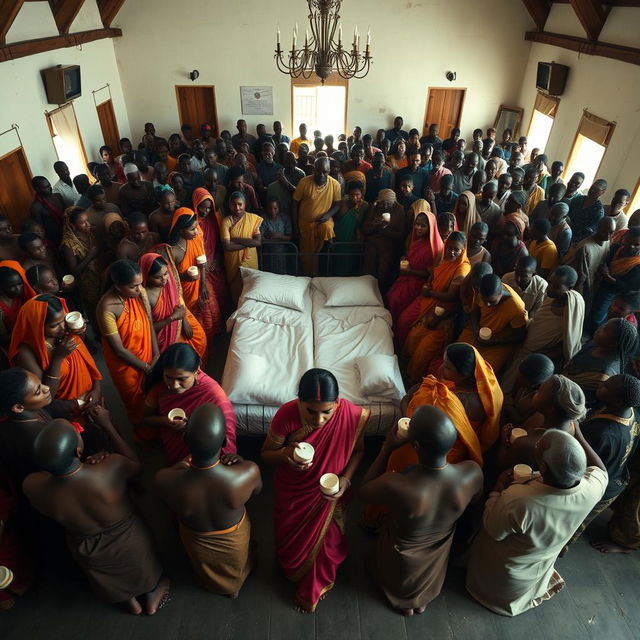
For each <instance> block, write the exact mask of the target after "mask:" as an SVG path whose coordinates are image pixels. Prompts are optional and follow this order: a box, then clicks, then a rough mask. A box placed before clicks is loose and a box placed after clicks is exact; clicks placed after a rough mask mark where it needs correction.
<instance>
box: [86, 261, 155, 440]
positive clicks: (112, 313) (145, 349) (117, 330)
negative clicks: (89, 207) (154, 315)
mask: <svg viewBox="0 0 640 640" xmlns="http://www.w3.org/2000/svg"><path fill="white" fill-rule="evenodd" d="M96 316H97V319H98V325H99V327H100V331H101V333H102V346H103V349H104V359H105V362H106V363H107V367H108V368H109V373H110V374H111V379H112V380H113V384H114V385H115V387H116V389H117V390H118V393H119V394H120V398H122V402H123V403H124V405H125V407H126V409H127V414H128V416H129V420H130V421H131V424H132V426H133V429H134V436H135V437H136V438H138V439H142V440H151V439H153V438H155V437H156V435H157V434H156V432H155V430H154V429H151V428H148V427H143V426H142V419H143V416H144V390H143V384H144V377H145V375H146V374H147V373H149V372H150V371H151V368H152V367H153V364H154V363H155V361H156V360H157V359H158V356H159V352H158V342H157V340H156V333H155V331H154V330H153V321H152V320H151V309H150V308H149V301H148V300H147V293H146V291H145V290H144V287H143V285H142V272H141V271H140V267H139V266H138V264H137V263H135V262H133V261H132V260H118V261H116V262H114V263H113V264H112V265H111V267H110V268H109V273H108V276H107V282H106V290H105V293H104V295H103V296H102V298H101V299H100V302H99V303H98V308H97V313H96Z"/></svg>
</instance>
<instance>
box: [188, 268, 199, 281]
mask: <svg viewBox="0 0 640 640" xmlns="http://www.w3.org/2000/svg"><path fill="white" fill-rule="evenodd" d="M187 273H188V274H189V275H190V276H191V277H192V278H196V277H197V276H198V274H199V273H200V271H199V269H198V267H196V266H195V265H193V266H192V267H189V268H188V269H187Z"/></svg>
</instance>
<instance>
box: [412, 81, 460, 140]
mask: <svg viewBox="0 0 640 640" xmlns="http://www.w3.org/2000/svg"><path fill="white" fill-rule="evenodd" d="M466 94H467V90H466V89H444V88H440V87H430V88H429V93H428V96H427V108H426V110H425V115H424V125H423V127H422V135H425V136H426V135H427V134H428V133H429V127H430V126H431V125H432V124H437V125H438V132H439V133H438V135H439V136H440V138H442V139H443V140H444V139H445V138H448V137H449V134H450V133H451V129H453V128H458V129H459V128H460V121H461V120H462V108H463V106H464V99H465V96H466Z"/></svg>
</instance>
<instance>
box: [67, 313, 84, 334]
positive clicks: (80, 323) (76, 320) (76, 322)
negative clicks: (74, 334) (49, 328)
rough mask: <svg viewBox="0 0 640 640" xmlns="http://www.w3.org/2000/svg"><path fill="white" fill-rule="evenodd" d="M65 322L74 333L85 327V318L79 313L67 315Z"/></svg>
mask: <svg viewBox="0 0 640 640" xmlns="http://www.w3.org/2000/svg"><path fill="white" fill-rule="evenodd" d="M64 321H65V322H66V323H67V327H69V329H71V330H72V331H80V329H82V327H84V318H83V317H82V314H81V313H80V312H79V311H72V312H71V313H67V315H66V316H65V317H64Z"/></svg>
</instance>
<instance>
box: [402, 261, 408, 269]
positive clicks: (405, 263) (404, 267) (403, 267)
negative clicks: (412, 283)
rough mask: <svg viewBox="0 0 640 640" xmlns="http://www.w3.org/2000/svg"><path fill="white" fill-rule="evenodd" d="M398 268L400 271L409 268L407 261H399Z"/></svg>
mask: <svg viewBox="0 0 640 640" xmlns="http://www.w3.org/2000/svg"><path fill="white" fill-rule="evenodd" d="M400 268H401V269H408V268H409V261H408V260H400Z"/></svg>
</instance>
